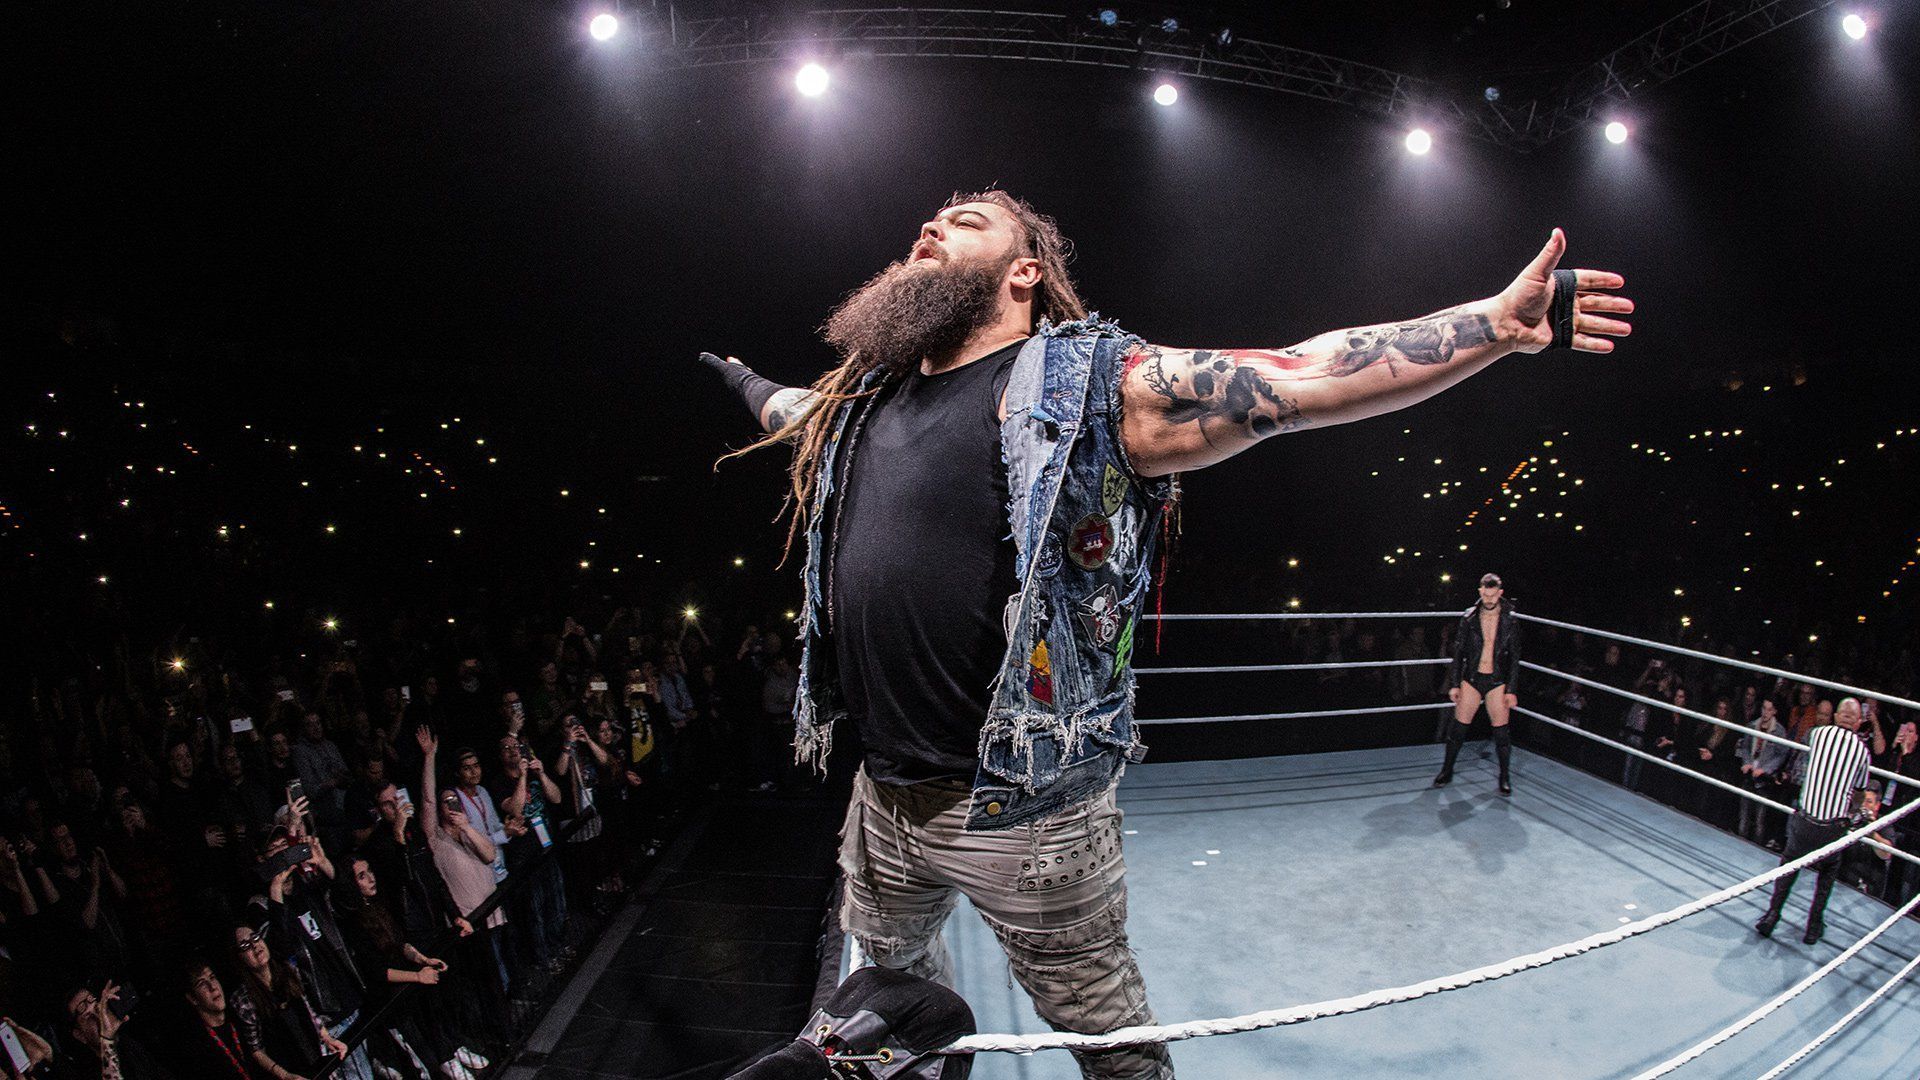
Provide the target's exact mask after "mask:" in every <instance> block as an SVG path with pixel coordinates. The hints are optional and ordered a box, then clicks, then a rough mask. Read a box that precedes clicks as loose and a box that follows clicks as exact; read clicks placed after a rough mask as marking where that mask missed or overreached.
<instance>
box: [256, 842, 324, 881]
mask: <svg viewBox="0 0 1920 1080" xmlns="http://www.w3.org/2000/svg"><path fill="white" fill-rule="evenodd" d="M311 858H313V845H312V844H292V845H290V846H288V847H287V848H285V849H284V850H282V851H281V852H280V853H279V854H278V855H275V856H274V857H272V858H271V859H268V860H266V861H265V862H263V863H261V864H260V867H259V874H260V880H261V881H272V880H273V879H274V878H277V877H279V876H280V875H281V874H284V873H286V872H287V871H288V870H290V869H292V868H294V867H296V866H299V865H300V864H301V863H303V862H306V861H307V860H308V859H311Z"/></svg>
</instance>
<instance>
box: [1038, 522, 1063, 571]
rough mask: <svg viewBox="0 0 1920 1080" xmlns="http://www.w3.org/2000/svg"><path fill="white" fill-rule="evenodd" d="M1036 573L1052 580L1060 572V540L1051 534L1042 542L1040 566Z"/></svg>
mask: <svg viewBox="0 0 1920 1080" xmlns="http://www.w3.org/2000/svg"><path fill="white" fill-rule="evenodd" d="M1034 572H1035V573H1037V574H1039V575H1040V576H1041V577H1043V578H1050V577H1052V576H1053V575H1055V574H1057V573H1059V572H1060V538H1059V537H1057V536H1055V535H1053V534H1052V533H1051V532H1049V533H1048V534H1047V535H1046V536H1045V537H1044V538H1042V539H1041V541H1040V565H1039V566H1037V567H1035V568H1034Z"/></svg>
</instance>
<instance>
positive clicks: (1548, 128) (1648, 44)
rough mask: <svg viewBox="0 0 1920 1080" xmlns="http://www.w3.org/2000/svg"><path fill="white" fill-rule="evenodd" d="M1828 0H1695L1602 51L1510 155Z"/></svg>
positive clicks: (1542, 142) (1530, 127)
mask: <svg viewBox="0 0 1920 1080" xmlns="http://www.w3.org/2000/svg"><path fill="white" fill-rule="evenodd" d="M1832 5H1833V0H1701V2H1700V3H1697V4H1695V5H1693V6H1692V7H1690V8H1688V9H1686V10H1685V11H1682V12H1681V13H1680V14H1678V15H1675V16H1674V17H1673V18H1671V19H1668V20H1667V21H1666V22H1663V23H1661V24H1660V25H1659V26H1656V27H1654V28H1653V29H1652V30H1649V31H1647V32H1646V33H1644V34H1641V35H1640V36H1639V37H1637V38H1634V39H1633V40H1632V41H1629V42H1627V43H1626V44H1625V45H1622V46H1620V47H1619V48H1618V49H1615V50H1614V51H1612V52H1610V53H1608V54H1607V55H1605V56H1603V57H1601V58H1600V59H1599V60H1597V61H1595V62H1594V63H1593V64H1591V65H1590V66H1588V67H1586V68H1584V69H1582V70H1581V71H1580V73H1579V74H1577V75H1575V76H1574V78H1573V79H1572V80H1571V81H1569V82H1568V83H1567V85H1566V86H1565V87H1564V88H1563V89H1562V90H1561V91H1560V92H1559V94H1558V95H1556V98H1555V101H1554V104H1553V107H1552V108H1551V109H1547V110H1543V111H1541V112H1539V113H1538V114H1537V115H1536V118H1535V119H1534V121H1533V123H1532V124H1530V125H1527V127H1526V128H1525V129H1523V130H1524V134H1525V139H1524V142H1523V143H1522V144H1521V145H1520V146H1517V147H1516V149H1532V148H1535V147H1540V146H1545V145H1546V144H1547V143H1550V142H1552V141H1553V140H1554V139H1556V138H1558V137H1560V136H1561V135H1564V134H1566V133H1567V132H1569V131H1571V130H1573V129H1575V128H1578V127H1582V126H1584V125H1586V124H1588V123H1589V122H1591V121H1592V120H1593V119H1594V117H1595V116H1596V115H1597V114H1599V113H1602V112H1604V111H1605V110H1606V109H1608V108H1611V107H1614V106H1617V105H1619V104H1620V103H1622V102H1624V101H1627V100H1628V99H1630V98H1633V97H1635V96H1637V95H1640V94H1644V93H1646V92H1647V91H1648V90H1651V89H1653V88H1654V87H1656V86H1659V85H1660V84H1662V83H1665V82H1667V81H1668V80H1670V79H1674V78H1677V77H1678V76H1681V75H1684V74H1686V73H1687V72H1689V71H1692V70H1693V69H1694V68H1697V67H1699V66H1700V65H1701V64H1704V63H1706V62H1707V61H1709V60H1713V59H1717V58H1718V57H1721V56H1724V55H1726V54H1727V53H1730V52H1732V51H1733V50H1735V49H1737V48H1739V47H1740V46H1742V45H1745V44H1747V43H1748V42H1751V41H1753V40H1754V39H1756V38H1759V37H1761V36H1763V35H1766V34H1770V33H1772V32H1773V31H1775V30H1778V29H1780V28H1781V27H1783V26H1786V25H1787V24H1788V23H1792V22H1796V21H1798V20H1800V19H1803V18H1805V17H1806V16H1808V15H1811V14H1813V13H1814V12H1816V11H1819V10H1821V9H1822V8H1826V7H1831V6H1832Z"/></svg>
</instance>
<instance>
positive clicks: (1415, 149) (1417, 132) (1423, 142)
mask: <svg viewBox="0 0 1920 1080" xmlns="http://www.w3.org/2000/svg"><path fill="white" fill-rule="evenodd" d="M1431 149H1433V136H1431V135H1429V134H1427V129H1426V128H1414V129H1413V130H1412V131H1409V132H1407V153H1409V154H1424V153H1426V152H1427V151H1429V150H1431Z"/></svg>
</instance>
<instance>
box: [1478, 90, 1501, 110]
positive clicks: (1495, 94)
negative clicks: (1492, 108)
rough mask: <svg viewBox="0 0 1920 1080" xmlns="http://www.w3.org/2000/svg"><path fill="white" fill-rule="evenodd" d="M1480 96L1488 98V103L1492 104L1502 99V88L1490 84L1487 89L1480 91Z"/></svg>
mask: <svg viewBox="0 0 1920 1080" xmlns="http://www.w3.org/2000/svg"><path fill="white" fill-rule="evenodd" d="M1480 96H1482V97H1484V98H1486V99H1487V104H1489V105H1491V104H1493V103H1494V102H1496V101H1499V100H1500V88H1499V87H1497V86H1489V87H1487V88H1486V89H1485V90H1482V91H1480Z"/></svg>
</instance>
